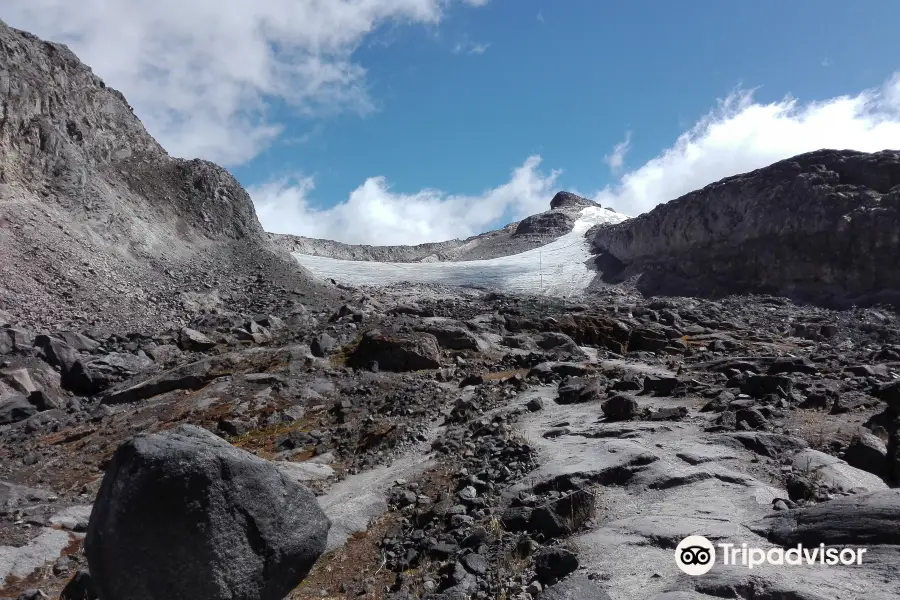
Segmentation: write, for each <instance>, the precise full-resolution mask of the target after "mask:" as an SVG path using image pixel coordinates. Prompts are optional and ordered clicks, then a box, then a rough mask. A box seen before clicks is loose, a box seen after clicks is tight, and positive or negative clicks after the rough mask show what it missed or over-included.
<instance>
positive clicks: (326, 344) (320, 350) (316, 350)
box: [309, 333, 335, 358]
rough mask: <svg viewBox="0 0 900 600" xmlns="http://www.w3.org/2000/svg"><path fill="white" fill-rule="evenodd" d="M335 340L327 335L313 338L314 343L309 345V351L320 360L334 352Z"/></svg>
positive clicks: (323, 334)
mask: <svg viewBox="0 0 900 600" xmlns="http://www.w3.org/2000/svg"><path fill="white" fill-rule="evenodd" d="M334 345H335V344H334V338H333V337H331V336H330V335H328V334H327V333H321V334H319V335H317V336H316V337H314V338H313V341H312V342H311V343H310V344H309V351H310V352H311V353H312V355H313V356H318V357H319V358H322V357H325V356H327V355H328V354H330V353H331V351H332V350H334Z"/></svg>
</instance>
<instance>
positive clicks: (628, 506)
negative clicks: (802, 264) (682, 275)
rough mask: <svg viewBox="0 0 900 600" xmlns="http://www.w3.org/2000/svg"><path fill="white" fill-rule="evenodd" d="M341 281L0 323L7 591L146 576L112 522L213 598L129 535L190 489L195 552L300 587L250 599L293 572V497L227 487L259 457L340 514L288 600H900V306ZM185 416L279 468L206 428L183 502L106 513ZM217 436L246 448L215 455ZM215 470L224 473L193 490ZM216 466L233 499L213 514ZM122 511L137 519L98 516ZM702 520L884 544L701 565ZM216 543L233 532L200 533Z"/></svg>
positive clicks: (223, 566) (148, 536) (707, 531)
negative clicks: (312, 288) (156, 313)
mask: <svg viewBox="0 0 900 600" xmlns="http://www.w3.org/2000/svg"><path fill="white" fill-rule="evenodd" d="M347 296H348V300H349V303H348V304H347V305H345V306H343V307H341V308H340V309H339V310H337V311H335V312H333V313H328V312H323V313H312V314H310V315H309V318H308V320H307V321H306V322H304V323H302V324H300V323H298V324H296V325H295V326H291V327H287V326H285V325H284V324H283V322H282V319H280V318H279V317H278V315H271V316H266V317H259V320H258V321H252V322H249V323H246V324H243V325H236V324H233V323H229V322H227V321H224V320H222V319H220V318H214V317H206V318H204V319H200V320H198V321H197V322H195V323H194V324H193V325H194V329H190V330H182V331H173V332H171V333H169V334H167V335H157V336H154V337H142V336H132V337H131V338H130V339H118V338H110V339H103V340H100V341H97V340H93V339H91V338H89V337H88V336H86V335H83V334H77V333H72V332H65V333H60V334H59V335H58V336H35V335H33V332H28V331H27V330H23V329H21V328H6V329H3V330H0V334H4V335H3V337H0V341H2V340H4V339H5V340H8V341H7V342H6V343H5V344H0V353H2V360H3V361H4V364H5V365H6V366H5V367H4V368H3V369H2V370H0V386H5V387H3V390H5V391H2V390H0V396H2V398H3V400H2V401H0V506H2V509H0V598H2V597H9V598H17V599H22V600H30V599H32V598H40V597H43V596H41V595H40V593H39V592H38V591H37V590H41V593H46V594H48V595H50V596H51V597H55V594H58V593H59V592H60V591H61V590H65V591H63V593H62V595H61V596H60V597H61V598H64V599H67V600H72V599H74V598H79V599H81V598H89V599H92V600H93V599H94V598H96V595H94V594H93V593H92V592H91V591H90V590H103V589H106V588H107V586H110V585H122V582H123V581H125V583H127V584H128V585H132V584H135V582H136V581H137V580H133V579H132V578H127V579H125V580H123V579H122V572H121V567H115V568H113V567H111V566H110V565H112V564H113V563H114V562H115V560H113V559H115V558H116V557H112V558H110V557H108V556H99V555H97V554H91V549H90V543H89V540H90V532H91V531H93V530H95V529H97V528H102V529H105V530H106V535H107V536H108V538H109V539H108V543H109V544H111V545H112V546H111V547H121V548H123V549H124V550H123V552H125V551H127V552H132V553H131V554H129V560H128V562H129V565H130V568H132V569H135V570H136V572H139V573H142V574H143V575H142V577H143V579H141V580H140V582H141V583H140V585H146V586H163V587H165V588H166V589H169V590H171V591H172V594H173V595H171V596H169V597H173V598H180V597H185V598H189V597H195V596H190V595H184V596H182V595H179V593H177V592H175V590H193V589H194V588H195V587H196V586H197V585H199V583H198V582H197V580H196V578H191V577H187V578H185V579H183V580H182V579H179V576H178V574H177V573H174V572H173V571H172V569H170V568H168V567H166V566H165V565H166V564H167V563H165V561H162V560H159V561H157V560H154V559H153V556H155V554H156V552H155V551H148V552H143V553H140V552H137V551H135V550H134V548H137V547H141V548H144V547H146V548H155V547H157V546H154V544H157V543H161V542H159V540H161V539H165V538H166V536H169V537H172V536H176V537H177V534H175V533H173V529H177V523H180V521H178V520H177V518H176V516H174V515H177V514H180V513H179V512H178V511H179V510H180V508H179V507H180V506H181V501H180V498H181V495H180V490H183V494H184V498H185V502H186V504H185V505H184V509H185V510H187V511H199V512H198V513H197V514H196V515H194V516H190V515H191V513H188V514H187V516H185V515H181V516H180V517H178V518H188V517H190V518H189V520H188V521H186V522H188V523H191V524H194V523H198V522H207V521H209V520H214V521H215V522H216V523H217V524H218V525H217V527H215V528H212V529H202V528H201V529H197V530H196V531H193V533H192V536H193V537H192V538H191V539H192V540H193V542H192V545H191V546H190V547H188V546H186V545H181V546H179V551H180V552H182V555H179V556H183V559H182V562H183V564H191V565H192V568H195V569H196V570H197V572H200V570H202V571H203V572H210V573H234V572H237V571H239V572H240V573H241V574H242V575H241V585H242V586H244V588H242V589H245V590H246V593H247V596H246V597H266V598H276V597H280V596H273V595H263V596H256V595H254V592H253V591H252V590H263V589H271V587H272V585H273V582H274V581H275V574H276V573H277V572H278V571H277V570H273V571H271V572H268V571H266V569H265V568H263V567H262V566H261V565H263V564H266V561H268V560H270V559H272V558H273V557H275V558H277V557H279V556H281V555H280V554H278V553H277V552H276V553H275V554H270V553H269V552H268V550H267V549H269V548H278V547H279V544H282V543H283V541H284V540H286V539H287V538H286V537H285V534H286V533H287V532H286V531H285V532H281V531H280V529H279V527H281V526H282V523H283V522H286V521H289V520H290V519H291V518H293V517H292V513H290V511H293V510H296V509H295V508H290V507H288V508H285V509H284V510H286V511H288V513H289V514H287V513H281V512H279V511H281V510H282V509H281V508H273V507H270V506H269V505H268V504H265V505H262V504H260V503H259V502H257V501H255V500H252V501H249V502H248V500H247V496H246V494H243V493H242V492H241V489H243V488H242V487H241V485H242V484H239V482H238V480H237V479H235V477H245V476H247V475H249V474H254V473H257V472H258V473H259V477H260V478H261V480H260V481H266V482H271V483H265V485H263V483H260V484H258V485H259V489H266V490H270V489H277V488H278V487H279V486H288V487H290V486H292V485H294V484H293V483H291V482H302V483H303V485H305V486H308V487H309V488H310V489H312V490H314V491H315V493H316V495H317V499H318V503H319V505H320V506H321V507H322V510H323V511H324V513H325V515H326V516H327V518H328V519H329V521H330V523H331V529H330V531H329V533H328V540H327V545H326V548H327V553H326V554H324V555H323V556H322V557H321V558H319V560H318V562H317V563H316V565H315V566H314V567H313V568H312V570H311V571H310V572H309V573H308V575H307V577H306V579H305V581H304V582H303V583H302V584H300V585H299V586H298V587H296V588H295V589H293V591H291V592H290V594H289V596H288V597H289V598H292V599H313V598H321V597H337V598H357V597H361V596H363V595H365V596H367V597H372V598H376V599H378V600H381V599H383V598H390V599H391V600H404V599H409V598H419V597H428V598H435V599H447V598H462V597H474V598H485V599H486V598H493V597H498V596H499V597H507V598H516V599H517V600H532V599H535V598H537V599H538V600H539V599H541V598H556V597H570V598H571V597H575V598H582V597H583V598H601V599H602V598H612V599H614V600H632V599H634V600H637V599H646V598H652V599H654V600H672V599H691V600H702V599H704V598H712V597H716V598H721V597H731V598H743V599H746V600H750V599H756V600H758V599H760V598H792V599H798V600H823V599H826V598H854V597H866V598H875V599H880V600H888V599H891V598H896V597H897V593H898V591H900V590H898V587H897V581H898V576H900V559H898V556H900V554H898V549H900V537H898V535H897V523H900V495H898V494H897V490H896V489H891V487H892V486H896V484H897V483H898V482H900V467H898V465H900V450H898V449H900V417H898V415H900V412H898V402H900V395H898V391H900V387H898V382H900V320H898V319H897V316H896V315H894V314H891V313H888V312H885V311H878V310H871V309H866V310H854V311H845V312H834V311H829V310H824V309H820V308H814V307H810V306H797V305H794V304H792V303H791V302H789V301H786V300H784V299H778V298H772V297H735V298H730V299H727V300H723V301H707V300H696V299H685V298H681V299H678V298H670V299H656V300H653V301H649V302H648V301H644V300H642V299H640V298H636V297H628V296H623V295H621V294H618V295H617V294H610V295H608V296H607V297H605V298H602V299H599V300H597V301H595V302H592V303H591V304H590V305H579V304H573V303H566V302H555V301H544V302H537V301H535V300H534V299H528V298H521V297H516V296H500V295H497V294H489V293H484V292H474V291H462V290H452V289H443V290H434V289H420V288H417V287H415V286H410V285H403V286H397V287H396V288H382V289H380V290H378V291H370V292H368V293H364V292H350V291H348V292H347ZM281 316H283V317H284V318H285V319H287V318H289V317H290V315H288V314H282V315H281ZM241 331H242V332H243V333H239V332H241ZM147 357H152V358H147ZM184 423H188V424H192V425H196V426H199V427H202V428H204V429H206V430H207V431H209V432H211V433H214V434H215V435H217V436H219V437H220V438H223V439H224V440H227V441H228V442H231V444H233V445H235V446H237V447H238V448H241V449H243V450H245V451H248V452H251V453H253V454H256V455H257V457H258V458H257V457H252V456H250V455H249V454H246V453H244V454H240V455H239V454H234V453H233V452H232V451H231V450H229V449H228V446H227V445H224V444H219V445H215V444H212V442H210V443H209V452H207V451H206V450H204V449H203V448H198V449H197V462H196V463H194V462H193V461H192V460H191V459H185V458H184V456H182V454H179V453H175V454H177V456H176V458H177V460H173V461H171V462H166V457H167V456H169V454H171V453H170V452H168V451H166V452H161V453H154V454H153V455H154V456H155V457H156V458H154V461H155V462H154V463H153V464H154V465H156V466H154V467H153V468H154V469H156V470H157V471H159V472H161V473H165V474H166V475H165V478H164V479H165V481H171V482H173V483H171V484H168V485H166V486H165V493H164V494H162V492H160V494H161V495H160V494H156V495H152V494H149V493H147V494H140V493H133V494H132V496H131V497H130V499H128V500H127V502H126V503H125V504H122V505H115V504H107V503H109V502H110V491H111V490H114V489H120V491H121V490H125V491H126V492H127V493H131V492H132V487H129V486H126V487H125V488H119V487H115V486H113V485H112V484H111V483H110V484H106V485H104V486H101V481H105V480H103V479H102V478H103V477H104V474H105V473H106V474H107V475H108V476H109V477H114V478H122V477H123V476H124V475H123V473H126V474H128V475H127V476H128V477H132V478H137V477H138V475H139V474H141V473H143V472H144V471H143V470H142V469H145V468H146V467H141V466H140V465H141V464H144V463H146V460H144V459H143V458H140V456H142V455H141V454H140V453H138V454H135V452H132V451H130V450H129V448H131V447H132V446H134V445H135V444H138V443H140V444H147V443H148V442H147V439H148V438H146V437H144V436H139V437H138V438H137V440H138V441H137V442H129V440H132V439H133V438H134V437H135V436H136V435H139V434H152V433H159V434H162V435H166V436H170V433H166V432H172V431H175V433H174V434H172V435H174V436H175V437H177V436H179V435H180V434H179V433H178V432H177V430H175V429H173V428H174V427H175V426H176V425H178V424H184ZM153 439H157V440H160V442H161V441H162V439H163V438H156V437H154V438H153ZM167 439H170V440H171V439H173V438H172V437H171V436H170V437H168V438H167ZM198 439H199V438H198ZM154 447H155V446H154ZM179 447H180V446H179ZM117 448H119V450H118V452H117ZM179 452H181V451H179ZM185 452H187V449H185ZM220 452H221V453H223V454H224V455H227V456H228V457H230V458H228V460H227V461H226V462H228V464H231V463H232V462H233V463H234V464H236V465H237V464H240V465H246V467H240V468H238V467H228V468H227V469H226V468H225V467H223V466H219V464H220V463H218V462H215V461H218V460H219V459H218V458H216V459H212V458H211V457H210V453H211V454H212V455H215V456H217V455H218V454H219V453H220ZM144 454H146V453H144ZM113 456H119V457H120V458H119V459H115V458H114V459H113V460H112V461H111V460H110V459H111V457H113ZM124 456H128V457H131V458H129V459H128V460H129V464H132V465H133V469H137V470H136V471H135V470H131V468H130V469H129V470H125V471H123V469H122V467H121V464H122V462H121V461H122V458H121V457H124ZM260 459H265V461H261V460H260ZM266 461H269V462H268V463H266ZM264 463H265V464H267V465H268V466H264ZM223 464H224V463H223ZM245 469H247V470H245ZM276 471H277V473H281V474H282V475H283V476H278V475H276ZM195 472H198V473H199V472H202V473H203V476H202V477H200V478H198V481H199V482H206V483H203V485H200V483H198V484H197V485H190V486H189V485H187V484H185V483H184V480H187V479H190V477H192V476H193V475H194V473H195ZM134 473H137V474H134ZM226 473H233V474H232V475H229V476H228V477H226V476H225V474H226ZM143 476H144V475H141V477H143ZM154 477H157V476H156V475H154ZM254 477H256V475H254ZM221 478H224V479H226V480H227V481H220V479H221ZM147 481H153V482H158V481H159V479H158V477H157V478H156V479H153V478H151V479H149V480H147ZM279 481H280V482H281V483H278V482H279ZM209 482H212V484H210V483H209ZM276 484H277V485H276ZM150 485H155V484H150ZM205 485H211V489H212V490H213V491H214V492H215V493H214V494H213V493H212V492H211V496H210V497H211V498H215V501H214V502H210V503H209V506H208V507H207V508H198V507H202V506H203V504H202V503H200V504H198V503H197V502H194V500H196V499H202V498H203V497H204V495H203V493H201V490H203V489H205V488H204V486H205ZM254 485H257V484H254ZM179 486H180V487H179ZM104 489H106V492H105V495H104V492H103V490H104ZM254 489H256V488H254ZM98 490H99V496H98ZM122 493H125V492H122ZM204 493H205V492H204ZM256 493H262V492H256ZM265 493H266V494H268V493H272V494H273V495H272V497H271V498H270V500H272V503H273V504H277V501H279V499H280V498H281V497H282V496H281V495H280V492H268V491H267V492H265ZM304 494H305V492H304ZM95 498H96V499H97V500H98V502H101V505H102V506H103V507H104V508H103V510H100V511H96V510H95V511H94V514H93V515H92V513H91V505H92V503H93V502H94V501H95ZM148 498H164V500H165V502H166V507H167V508H166V511H168V513H171V514H172V515H173V517H172V518H171V520H170V521H169V522H166V523H165V527H163V526H160V527H154V528H153V529H152V531H151V530H148V529H146V528H144V527H143V526H142V525H141V524H142V523H151V522H156V521H157V520H158V517H157V518H154V517H153V515H156V514H157V513H158V511H159V510H160V509H159V507H158V506H157V504H156V503H155V502H152V501H148V500H147V499H148ZM223 498H224V499H223ZM188 500H191V501H190V502H188ZM110 507H112V508H113V509H114V510H115V511H125V512H124V513H123V514H126V513H127V515H128V519H129V521H130V522H131V523H132V526H130V527H129V528H127V529H120V528H117V527H116V526H115V523H114V522H113V523H108V522H106V521H104V519H108V518H109V517H107V516H104V515H109V514H110V510H109V508H110ZM260 507H262V508H260ZM126 508H127V510H126ZM254 511H270V512H269V513H266V514H267V515H268V516H266V517H265V519H264V520H263V521H262V524H261V525H260V527H259V528H257V529H254V528H253V527H252V521H248V520H247V518H245V517H244V516H242V515H247V514H254ZM272 511H274V512H272ZM139 513H142V514H144V515H145V516H146V520H145V521H142V520H141V517H140V514H139ZM254 518H257V517H254ZM317 518H320V517H317ZM155 519H156V520H155ZM85 531H87V532H88V546H89V548H88V551H87V557H86V556H85V551H84V549H83V546H84V544H85ZM290 531H291V532H293V533H295V534H296V533H298V532H299V533H300V534H302V535H304V536H305V535H306V532H305V531H304V530H298V529H297V527H296V526H292V527H291V529H290ZM688 534H701V535H707V536H709V537H710V539H713V540H715V541H716V542H728V543H734V544H737V545H738V546H739V545H740V544H741V543H748V544H750V545H751V546H760V547H769V546H770V545H772V544H774V545H790V544H795V543H796V542H797V540H801V541H803V543H805V544H811V545H813V546H818V544H819V543H820V542H821V543H825V544H829V545H832V544H833V545H847V546H851V547H864V548H866V549H867V550H868V554H867V555H866V560H865V562H864V563H863V564H862V565H861V566H854V567H844V566H837V567H832V568H827V569H821V568H819V567H817V566H806V567H772V566H768V567H757V568H755V569H753V570H749V569H747V568H746V567H743V568H741V567H739V566H738V567H728V566H727V565H717V566H716V567H715V568H714V569H713V570H712V571H711V572H710V573H709V574H708V575H705V576H702V577H685V576H684V575H682V574H681V572H680V571H679V570H678V569H677V567H676V564H675V560H674V556H673V549H674V547H675V545H676V544H677V543H678V540H680V539H681V538H682V537H684V536H685V535H688ZM310 535H311V538H308V537H303V538H302V539H299V540H298V541H297V544H298V546H297V547H298V548H301V549H302V548H307V547H308V545H307V542H306V541H305V540H307V539H314V540H316V541H315V546H316V548H321V544H322V542H321V536H322V533H321V528H318V526H317V528H316V529H315V532H313V533H311V534H310ZM223 540H227V544H232V545H235V547H237V548H239V551H237V550H235V551H234V552H231V553H227V552H226V553H210V552H208V551H206V550H205V549H206V548H222V547H223V544H224V543H225V542H223ZM316 552H318V550H316ZM304 556H308V555H306V554H304ZM229 557H230V558H229ZM303 560H306V559H303ZM238 563H240V564H241V565H245V564H247V565H251V566H252V569H249V570H247V569H244V570H240V569H239V570H237V571H236V570H235V569H234V568H233V566H234V565H235V564H238ZM301 564H308V563H303V562H302V561H301ZM95 567H96V568H95ZM111 568H112V569H113V570H112V571H110V570H109V569H111ZM267 573H268V574H267ZM294 581H296V579H294ZM277 585H278V586H281V585H283V582H282V583H278V584H277ZM279 589H286V588H283V587H281V588H279ZM85 590H88V591H85ZM573 590H575V591H573ZM578 590H580V591H578ZM576 591H578V592H577V594H576ZM282 593H283V592H282ZM571 594H576V595H574V596H573V595H571ZM102 600H106V598H102Z"/></svg>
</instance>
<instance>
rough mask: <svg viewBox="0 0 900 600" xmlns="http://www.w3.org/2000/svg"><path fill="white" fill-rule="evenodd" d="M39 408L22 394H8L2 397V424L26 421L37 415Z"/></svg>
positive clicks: (0, 409) (0, 411) (0, 421)
mask: <svg viewBox="0 0 900 600" xmlns="http://www.w3.org/2000/svg"><path fill="white" fill-rule="evenodd" d="M37 413H38V409H37V408H36V407H35V406H34V405H32V404H31V403H30V402H29V401H28V398H26V397H25V396H23V395H22V394H16V393H13V394H7V395H5V396H2V397H0V425H9V424H10V423H18V422H19V421H24V420H25V419H27V418H28V417H31V416H33V415H36V414H37Z"/></svg>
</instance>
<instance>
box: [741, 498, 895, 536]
mask: <svg viewBox="0 0 900 600" xmlns="http://www.w3.org/2000/svg"><path fill="white" fill-rule="evenodd" d="M748 527H749V528H750V530H751V531H753V532H755V533H758V534H759V535H762V536H764V537H766V538H767V539H768V540H769V541H771V542H773V543H776V544H781V545H782V546H794V545H797V544H803V545H805V546H810V547H812V546H818V545H819V544H825V545H835V546H844V545H850V546H857V545H874V544H891V545H900V490H881V491H877V492H872V493H870V494H861V495H855V496H847V497H843V498H838V499H837V500H830V501H828V502H823V503H822V504H817V505H815V506H810V507H808V508H794V509H790V510H783V511H779V512H776V513H773V514H771V515H768V516H767V517H765V518H763V519H761V520H759V521H756V522H753V523H750V524H748Z"/></svg>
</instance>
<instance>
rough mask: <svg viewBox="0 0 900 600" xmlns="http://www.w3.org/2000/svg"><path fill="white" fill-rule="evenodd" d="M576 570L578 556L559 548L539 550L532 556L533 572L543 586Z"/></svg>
mask: <svg viewBox="0 0 900 600" xmlns="http://www.w3.org/2000/svg"><path fill="white" fill-rule="evenodd" d="M577 568H578V556H577V555H576V554H575V553H574V552H572V551H571V550H567V549H566V548H562V547H560V546H554V547H552V548H541V549H540V550H538V551H537V553H536V554H535V555H534V572H535V574H536V575H537V578H538V581H540V582H541V583H543V584H547V583H554V582H556V581H558V580H560V579H562V578H563V577H565V576H566V575H568V574H569V573H571V572H573V571H574V570H575V569H577Z"/></svg>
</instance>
